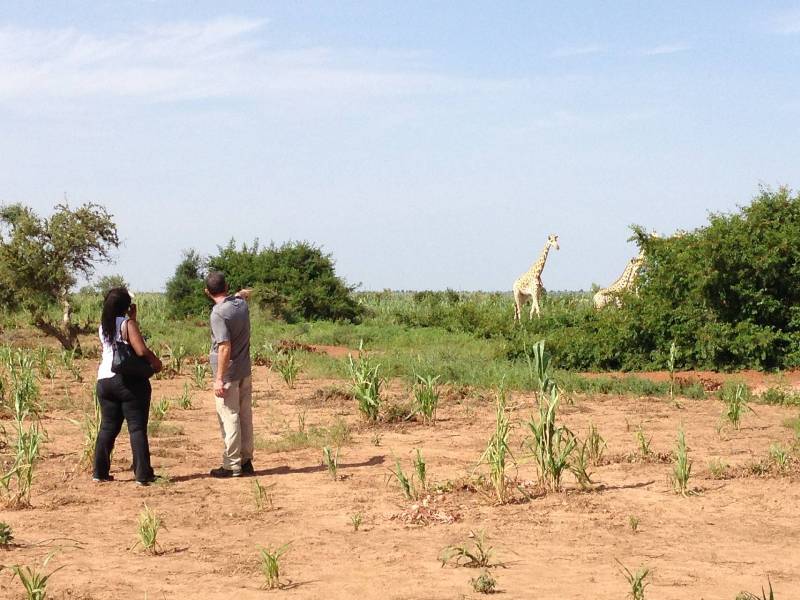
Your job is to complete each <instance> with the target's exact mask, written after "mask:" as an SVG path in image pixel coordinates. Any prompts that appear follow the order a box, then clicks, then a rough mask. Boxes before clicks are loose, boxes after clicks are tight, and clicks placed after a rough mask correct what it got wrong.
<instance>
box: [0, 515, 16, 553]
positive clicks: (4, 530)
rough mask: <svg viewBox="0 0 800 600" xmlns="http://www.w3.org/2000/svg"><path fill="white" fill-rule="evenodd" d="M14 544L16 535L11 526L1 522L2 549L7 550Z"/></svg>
mask: <svg viewBox="0 0 800 600" xmlns="http://www.w3.org/2000/svg"><path fill="white" fill-rule="evenodd" d="M13 543H14V533H13V531H12V530H11V525H9V524H8V523H3V522H2V521H0V547H4V548H7V547H8V546H10V545H11V544H13Z"/></svg>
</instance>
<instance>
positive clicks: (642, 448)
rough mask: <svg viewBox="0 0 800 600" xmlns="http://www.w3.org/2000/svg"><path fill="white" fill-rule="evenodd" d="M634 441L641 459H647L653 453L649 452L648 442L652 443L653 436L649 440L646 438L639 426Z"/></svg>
mask: <svg viewBox="0 0 800 600" xmlns="http://www.w3.org/2000/svg"><path fill="white" fill-rule="evenodd" d="M636 441H637V442H639V454H641V455H642V458H649V457H650V455H651V454H652V453H653V451H652V450H650V442H652V441H653V436H650V437H649V438H648V437H646V436H645V434H644V428H643V427H642V425H641V424H640V425H639V427H638V429H637V430H636Z"/></svg>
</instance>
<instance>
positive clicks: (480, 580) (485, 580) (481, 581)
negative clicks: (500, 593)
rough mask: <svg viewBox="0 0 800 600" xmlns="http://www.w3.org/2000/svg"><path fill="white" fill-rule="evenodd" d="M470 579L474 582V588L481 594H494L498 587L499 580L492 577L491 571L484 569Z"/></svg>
mask: <svg viewBox="0 0 800 600" xmlns="http://www.w3.org/2000/svg"><path fill="white" fill-rule="evenodd" d="M469 581H470V583H471V584H472V590H473V591H474V592H477V593H479V594H493V593H494V592H495V589H496V587H497V580H496V579H495V578H494V577H492V575H491V573H489V571H484V572H483V573H481V574H480V575H478V576H477V577H473V578H471V579H470V580H469Z"/></svg>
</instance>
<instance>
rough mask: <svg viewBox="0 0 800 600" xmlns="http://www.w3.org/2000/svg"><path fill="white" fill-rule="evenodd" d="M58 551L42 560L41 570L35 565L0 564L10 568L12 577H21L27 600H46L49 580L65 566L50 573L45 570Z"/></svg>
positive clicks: (2, 567)
mask: <svg viewBox="0 0 800 600" xmlns="http://www.w3.org/2000/svg"><path fill="white" fill-rule="evenodd" d="M56 552H57V551H56V550H54V551H52V552H50V553H49V554H48V555H47V556H46V557H45V559H44V560H43V561H42V566H41V569H42V570H39V568H37V567H35V566H34V567H31V566H28V565H13V566H11V567H4V566H0V569H4V568H8V569H10V570H11V572H12V574H13V575H12V577H11V579H12V580H13V579H15V578H17V579H19V581H20V583H21V584H22V587H23V588H24V589H25V598H26V600H46V598H47V584H48V581H49V580H50V578H51V577H52V576H53V574H54V573H56V572H57V571H60V570H61V569H63V568H64V567H63V566H62V567H58V568H57V569H54V570H52V571H50V572H49V573H44V572H43V571H44V569H46V568H47V564H48V563H49V562H50V560H51V559H52V558H53V556H55V554H56Z"/></svg>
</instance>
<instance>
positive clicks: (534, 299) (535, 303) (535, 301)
mask: <svg viewBox="0 0 800 600" xmlns="http://www.w3.org/2000/svg"><path fill="white" fill-rule="evenodd" d="M541 298H542V288H541V287H537V288H536V289H534V290H533V294H531V314H530V315H529V317H528V318H529V319H531V320H533V313H536V318H537V319H538V318H539V317H541V316H542V313H541V310H540V309H539V301H540V300H541Z"/></svg>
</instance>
